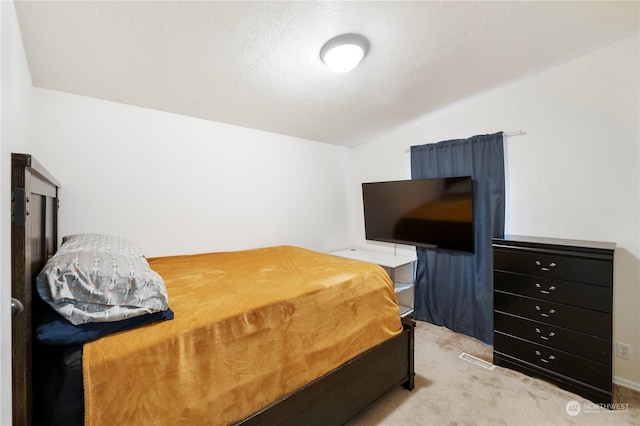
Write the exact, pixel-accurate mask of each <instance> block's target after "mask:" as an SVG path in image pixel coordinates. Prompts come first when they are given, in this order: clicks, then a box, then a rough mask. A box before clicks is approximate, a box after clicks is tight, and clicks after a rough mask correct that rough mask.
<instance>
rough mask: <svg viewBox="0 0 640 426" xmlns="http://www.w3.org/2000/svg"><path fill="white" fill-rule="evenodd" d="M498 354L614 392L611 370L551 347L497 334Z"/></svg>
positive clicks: (609, 367) (606, 366)
mask: <svg viewBox="0 0 640 426" xmlns="http://www.w3.org/2000/svg"><path fill="white" fill-rule="evenodd" d="M493 340H494V342H493V345H494V351H495V352H499V353H504V354H508V355H510V356H512V357H515V358H518V359H520V360H522V361H525V362H528V363H530V364H533V365H535V366H537V367H540V368H542V369H545V370H549V371H552V372H554V373H557V374H561V375H563V376H567V377H571V378H572V379H574V380H579V381H581V382H583V383H587V384H590V385H592V386H595V387H597V388H600V389H606V390H607V391H611V390H612V379H611V366H610V365H607V364H602V363H599V362H595V361H590V360H588V359H585V358H582V357H579V356H575V355H571V354H568V353H566V352H563V351H559V350H556V349H552V348H549V347H547V346H543V345H538V344H534V343H530V342H528V341H525V340H522V339H519V338H516V337H512V336H508V335H506V334H503V333H500V332H495V333H494V338H493Z"/></svg>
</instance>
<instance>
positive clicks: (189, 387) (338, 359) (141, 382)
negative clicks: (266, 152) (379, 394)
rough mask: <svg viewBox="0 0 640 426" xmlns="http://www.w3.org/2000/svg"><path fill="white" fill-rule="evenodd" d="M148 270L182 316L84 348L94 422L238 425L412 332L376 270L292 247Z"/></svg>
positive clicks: (172, 260)
mask: <svg viewBox="0 0 640 426" xmlns="http://www.w3.org/2000/svg"><path fill="white" fill-rule="evenodd" d="M149 263H150V265H151V267H152V268H153V269H154V270H156V271H157V272H158V273H159V274H160V275H161V276H162V277H163V278H164V279H165V283H166V285H167V290H168V293H169V305H170V307H171V309H172V310H173V311H174V312H175V319H174V320H172V321H167V322H164V323H158V324H155V325H150V326H146V327H142V328H139V329H136V330H131V331H128V332H123V333H118V334H115V335H111V336H108V337H105V338H102V339H100V340H97V341H95V342H92V343H89V344H86V345H85V346H84V355H83V371H84V386H85V389H84V392H85V423H86V424H87V425H125V424H126V425H134V424H140V425H141V424H153V425H159V424H167V425H177V424H207V425H211V424H228V423H232V422H234V421H237V420H240V419H242V418H244V417H246V416H248V415H249V414H251V413H253V412H255V411H258V410H259V409H261V408H263V407H265V406H267V405H268V404H269V403H271V402H273V401H274V400H276V399H278V398H280V397H282V396H284V395H286V394H288V393H290V392H291V391H294V390H295V389H297V388H299V387H300V386H302V385H304V384H305V383H308V382H310V381H312V380H314V379H316V378H318V377H320V376H321V375H323V374H325V373H327V372H329V371H331V370H332V369H334V368H336V367H338V366H340V365H341V364H343V363H344V362H346V361H347V360H349V359H351V358H353V357H354V356H355V355H357V354H359V353H361V352H363V351H365V350H366V349H369V348H371V347H373V346H375V345H377V344H379V343H381V342H383V341H385V340H387V339H389V338H390V337H392V336H395V335H396V334H398V333H400V332H401V329H402V326H401V323H400V318H399V315H398V305H397V301H396V296H395V293H394V290H393V284H392V283H391V281H390V279H389V277H388V276H387V274H386V273H385V272H384V270H383V269H382V268H380V267H379V266H377V265H373V264H370V263H365V262H358V261H352V260H347V259H342V258H338V257H334V256H330V255H326V254H321V253H317V252H313V251H309V250H305V249H301V248H297V247H290V246H282V247H272V248H264V249H255V250H247V251H241V252H228V253H210V254H200V255H187V256H173V257H162V258H155V259H150V260H149Z"/></svg>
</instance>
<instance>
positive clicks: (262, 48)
mask: <svg viewBox="0 0 640 426" xmlns="http://www.w3.org/2000/svg"><path fill="white" fill-rule="evenodd" d="M639 4H640V3H638V2H636V1H632V2H611V1H602V2H484V1H476V2H432V1H420V2H359V1H358V2H348V1H332V2H283V1H262V2H240V1H236V2H222V1H196V2H187V1H177V2H166V1H142V2H131V1H108V2H107V1H97V2H93V1H72V2H61V1H53V2H52V1H45V2H39V1H17V2H16V10H17V14H18V20H19V24H20V29H21V33H22V38H23V43H24V47H25V51H26V56H27V62H28V64H29V69H30V71H31V77H32V81H33V84H34V85H35V86H38V87H44V88H48V89H53V90H60V91H64V92H69V93H76V94H80V95H84V96H90V97H95V98H100V99H106V100H110V101H115V102H121V103H125V104H130V105H137V106H141V107H146V108H152V109H157V110H162V111H168V112H173V113H177V114H182V115H187V116H192V117H198V118H203V119H207V120H213V121H219V122H224V123H230V124H235V125H239V126H244V127H249V128H255V129H261V130H267V131H270V132H275V133H281V134H286V135H292V136H298V137H301V138H306V139H312V140H316V141H323V142H328V143H334V144H340V145H346V146H355V145H358V144H360V143H363V142H366V141H368V140H371V139H372V138H375V137H377V136H380V135H382V134H384V133H386V132H389V131H390V130H391V129H393V128H394V127H397V126H400V125H402V124H404V123H407V122H408V121H411V120H413V119H415V118H417V117H420V116H422V115H424V114H427V113H429V112H432V111H435V110H437V109H439V108H442V107H443V106H446V105H448V104H450V103H452V102H456V101H458V100H461V99H464V98H466V97H469V96H472V95H474V94H477V93H480V92H483V91H486V90H488V89H491V88H493V87H497V86H500V85H503V84H505V83H507V82H509V81H512V80H514V79H518V78H522V77H524V76H527V75H530V74H532V73H535V72H537V71H540V70H543V69H546V68H549V67H552V66H554V65H557V64H560V63H562V62H564V61H568V60H571V59H573V58H576V57H578V56H580V55H583V54H586V53H588V52H590V51H593V50H595V49H598V48H601V47H603V46H605V45H607V44H610V43H612V42H615V41H617V40H621V39H623V38H626V37H629V36H631V35H633V34H637V33H638V30H639V27H640V24H639V12H638V11H639ZM352 32H353V33H360V34H363V35H364V36H366V37H367V38H368V39H369V41H370V43H371V50H370V52H369V54H368V56H367V57H366V58H365V59H364V61H363V62H362V63H361V64H360V66H359V67H358V68H356V69H355V70H354V71H352V72H350V73H347V74H336V73H333V72H331V71H329V70H328V69H327V68H326V67H325V66H324V64H323V63H322V62H321V61H320V57H319V51H320V48H321V47H322V45H323V44H324V42H325V41H327V40H329V39H330V38H332V37H334V36H336V35H339V34H343V33H352Z"/></svg>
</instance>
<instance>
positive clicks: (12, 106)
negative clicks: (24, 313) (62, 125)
mask: <svg viewBox="0 0 640 426" xmlns="http://www.w3.org/2000/svg"><path fill="white" fill-rule="evenodd" d="M0 39H1V41H0V44H1V55H0V80H1V85H0V99H1V101H0V182H2V186H1V187H0V212H2V213H0V425H8V424H11V310H10V302H9V301H10V298H11V285H10V283H11V217H10V215H9V214H6V213H7V212H9V211H10V210H9V209H10V208H11V205H10V203H11V186H10V184H9V183H10V182H11V153H12V152H28V151H29V148H30V142H31V132H30V129H31V128H32V126H31V125H30V120H31V112H30V111H31V106H32V93H33V89H32V86H31V77H30V75H29V70H28V68H27V62H26V59H25V56H24V49H23V47H22V39H21V38H20V31H19V28H18V21H17V18H16V14H15V9H14V6H13V2H6V1H3V2H1V3H0Z"/></svg>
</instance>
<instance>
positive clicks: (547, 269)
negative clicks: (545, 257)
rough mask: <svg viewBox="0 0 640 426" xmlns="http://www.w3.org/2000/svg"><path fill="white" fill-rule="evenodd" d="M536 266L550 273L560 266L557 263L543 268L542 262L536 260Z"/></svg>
mask: <svg viewBox="0 0 640 426" xmlns="http://www.w3.org/2000/svg"><path fill="white" fill-rule="evenodd" d="M536 265H538V266H539V267H540V269H541V270H542V271H550V270H551V269H553V268H555V267H556V266H558V265H557V264H556V263H555V262H551V263H550V264H549V265H547V266H542V262H540V261H539V260H536Z"/></svg>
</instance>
